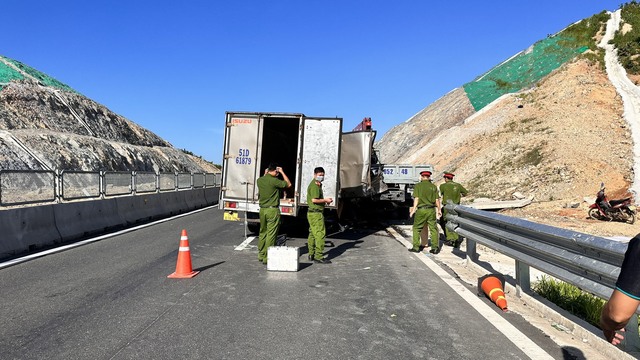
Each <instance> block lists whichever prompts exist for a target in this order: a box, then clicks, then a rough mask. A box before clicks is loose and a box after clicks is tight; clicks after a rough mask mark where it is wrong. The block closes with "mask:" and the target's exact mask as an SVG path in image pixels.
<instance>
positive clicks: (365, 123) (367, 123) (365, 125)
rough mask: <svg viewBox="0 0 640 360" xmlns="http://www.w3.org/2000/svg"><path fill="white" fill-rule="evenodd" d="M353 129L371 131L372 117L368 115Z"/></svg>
mask: <svg viewBox="0 0 640 360" xmlns="http://www.w3.org/2000/svg"><path fill="white" fill-rule="evenodd" d="M353 131H371V118H370V117H366V118H364V119H362V121H361V122H360V124H358V125H357V126H356V127H355V128H353Z"/></svg>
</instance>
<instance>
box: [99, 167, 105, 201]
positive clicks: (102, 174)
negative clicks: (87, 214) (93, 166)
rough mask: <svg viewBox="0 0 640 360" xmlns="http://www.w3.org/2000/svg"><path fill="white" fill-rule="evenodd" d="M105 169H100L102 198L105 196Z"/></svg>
mask: <svg viewBox="0 0 640 360" xmlns="http://www.w3.org/2000/svg"><path fill="white" fill-rule="evenodd" d="M104 173H105V172H104V170H100V175H99V176H100V180H99V182H98V184H99V185H98V186H100V199H103V200H104V197H105V184H104Z"/></svg>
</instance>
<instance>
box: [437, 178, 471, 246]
mask: <svg viewBox="0 0 640 360" xmlns="http://www.w3.org/2000/svg"><path fill="white" fill-rule="evenodd" d="M454 176H455V175H454V174H452V173H450V172H445V173H444V175H443V177H444V184H440V194H442V205H443V206H444V205H447V204H449V203H452V204H456V205H457V204H460V198H461V197H462V196H467V189H465V188H464V186H462V185H460V184H458V183H457V182H455V181H453V177H454ZM446 215H447V210H445V209H444V208H442V217H441V218H440V225H441V226H442V230H443V231H444V234H445V235H446V241H445V244H447V245H451V246H453V247H455V248H458V247H460V243H461V242H462V240H460V237H459V236H458V234H457V233H456V232H455V231H451V230H449V229H447V227H446V226H445V224H446V220H445V216H446Z"/></svg>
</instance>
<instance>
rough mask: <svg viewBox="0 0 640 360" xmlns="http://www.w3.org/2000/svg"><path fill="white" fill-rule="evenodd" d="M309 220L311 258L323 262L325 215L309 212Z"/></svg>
mask: <svg viewBox="0 0 640 360" xmlns="http://www.w3.org/2000/svg"><path fill="white" fill-rule="evenodd" d="M307 220H308V221H309V239H307V247H308V248H309V256H310V257H312V258H314V259H315V260H322V256H323V253H324V238H325V236H326V230H325V227H324V215H323V214H322V213H321V212H311V211H309V212H308V213H307Z"/></svg>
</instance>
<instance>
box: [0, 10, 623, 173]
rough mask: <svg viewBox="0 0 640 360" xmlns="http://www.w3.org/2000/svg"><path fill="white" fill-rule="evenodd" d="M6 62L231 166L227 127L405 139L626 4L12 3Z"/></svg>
mask: <svg viewBox="0 0 640 360" xmlns="http://www.w3.org/2000/svg"><path fill="white" fill-rule="evenodd" d="M2 3H3V4H2V24H3V30H2V31H1V32H0V55H4V56H7V57H10V58H12V59H16V60H19V61H21V62H23V63H25V64H27V65H30V66H32V67H34V68H36V69H38V70H40V71H42V72H44V73H46V74H48V75H50V76H53V77H54V78H56V79H58V80H60V81H62V82H63V83H66V84H68V85H69V86H71V87H72V88H74V89H76V90H77V91H79V92H80V93H82V94H83V95H85V96H87V97H89V98H91V99H93V100H95V101H97V102H99V103H101V104H103V105H105V106H107V107H108V108H110V109H111V110H112V111H114V112H116V113H118V114H120V115H122V116H125V117H126V118H128V119H130V120H131V121H133V122H135V123H138V124H139V125H141V126H143V127H145V128H147V129H149V130H151V131H153V132H154V133H156V134H158V135H159V136H161V137H163V138H164V139H166V140H168V141H169V142H171V143H172V144H173V145H174V146H176V147H178V148H186V149H187V150H190V151H192V152H194V153H195V154H197V155H201V156H203V157H204V158H205V159H207V160H210V161H213V162H215V163H220V162H221V156H222V155H221V154H222V139H223V129H224V113H225V111H229V110H244V111H265V112H266V111H277V112H301V113H304V114H306V115H309V116H328V117H334V116H338V117H342V118H344V123H343V127H344V130H351V129H352V128H353V127H355V126H356V125H357V123H358V122H359V121H360V120H361V119H362V118H363V117H365V116H366V117H371V118H372V119H373V126H374V128H375V129H376V130H378V139H380V138H381V137H382V135H383V134H384V132H386V131H387V130H389V129H390V128H391V127H393V126H394V125H397V124H399V123H402V122H403V121H405V120H407V119H408V118H410V117H411V116H412V115H414V114H415V113H417V112H418V111H420V110H421V109H423V108H425V107H426V106H428V105H429V104H430V103H432V102H433V101H435V100H437V99H438V98H439V97H441V96H442V95H444V94H446V93H447V92H448V91H450V90H452V89H454V88H456V87H459V86H461V85H462V84H464V83H466V82H469V81H471V80H473V79H474V78H475V77H477V76H479V75H481V74H482V73H484V72H486V71H487V70H489V69H490V68H491V67H493V66H494V65H496V64H498V63H499V62H501V61H503V60H505V59H507V58H509V57H510V56H512V55H514V54H515V53H517V52H518V51H520V50H523V49H525V48H527V47H528V46H529V45H531V44H533V43H534V42H536V41H538V40H540V39H543V38H545V37H546V36H547V35H548V34H552V33H555V32H558V31H560V30H561V29H563V28H564V27H566V26H567V25H569V24H571V23H573V22H575V21H578V20H580V19H583V18H585V17H589V16H591V15H593V14H595V13H599V12H600V11H602V10H611V11H613V10H616V9H617V8H619V6H620V4H621V3H623V1H620V0H617V1H608V0H607V1H596V0H567V1H565V0H553V1H551V0H539V1H513V0H510V1H502V0H499V1H450V2H449V1H437V2H436V1H429V0H414V1H406V0H396V1H378V0H370V1H349V0H342V1H333V0H324V1H288V0H287V1H278V0H272V1H264V0H262V1H253V0H251V1H242V0H235V1H215V0H210V1H201V0H187V1H175V0H174V1H165V0H155V1H147V0H141V1H135V0H128V1H122V0H113V1H104V0H95V1H86V0H83V1H65V0H60V1H41V0H38V1H29V0H3V1H2Z"/></svg>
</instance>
